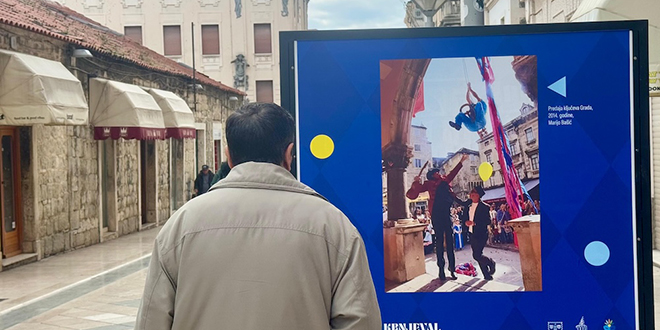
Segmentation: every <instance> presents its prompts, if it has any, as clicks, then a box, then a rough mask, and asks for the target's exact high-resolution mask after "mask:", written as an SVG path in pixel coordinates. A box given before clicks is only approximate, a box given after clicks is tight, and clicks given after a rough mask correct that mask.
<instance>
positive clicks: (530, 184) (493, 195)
mask: <svg viewBox="0 0 660 330" xmlns="http://www.w3.org/2000/svg"><path fill="white" fill-rule="evenodd" d="M523 184H524V185H525V189H527V191H530V190H532V189H534V188H536V186H538V185H539V179H534V180H530V181H527V182H524V183H523ZM485 193H486V194H485V195H484V196H483V197H481V199H482V200H483V201H485V202H492V201H498V200H504V199H506V192H505V191H504V187H499V188H493V189H488V190H486V191H485Z"/></svg>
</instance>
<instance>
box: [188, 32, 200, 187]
mask: <svg viewBox="0 0 660 330" xmlns="http://www.w3.org/2000/svg"><path fill="white" fill-rule="evenodd" d="M190 27H191V29H190V30H191V31H190V33H191V34H192V66H193V79H192V90H193V111H195V113H197V80H196V77H197V68H196V67H195V23H193V22H190ZM196 135H197V134H195V136H196ZM198 141H199V137H197V138H196V139H195V175H197V171H199V148H198V146H197V144H198V143H197V142H198Z"/></svg>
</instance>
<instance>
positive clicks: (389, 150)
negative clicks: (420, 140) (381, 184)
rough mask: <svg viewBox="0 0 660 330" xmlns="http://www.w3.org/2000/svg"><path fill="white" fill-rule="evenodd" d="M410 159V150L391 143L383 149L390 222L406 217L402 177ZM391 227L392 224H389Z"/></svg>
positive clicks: (405, 188) (405, 189)
mask: <svg viewBox="0 0 660 330" xmlns="http://www.w3.org/2000/svg"><path fill="white" fill-rule="evenodd" d="M410 158H412V148H410V147H409V146H407V145H403V144H398V143H392V144H389V145H387V146H386V147H385V148H384V149H383V162H384V165H385V172H386V175H387V217H388V220H389V221H390V222H393V221H397V220H403V219H406V218H407V217H408V212H407V210H408V207H407V206H406V191H407V189H408V187H405V180H404V175H405V173H406V168H407V167H408V164H409V163H410ZM390 225H393V224H390Z"/></svg>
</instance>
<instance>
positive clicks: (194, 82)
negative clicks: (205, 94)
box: [190, 22, 197, 112]
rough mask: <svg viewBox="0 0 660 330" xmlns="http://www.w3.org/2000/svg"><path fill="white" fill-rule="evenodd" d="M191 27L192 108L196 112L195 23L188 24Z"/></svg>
mask: <svg viewBox="0 0 660 330" xmlns="http://www.w3.org/2000/svg"><path fill="white" fill-rule="evenodd" d="M190 26H191V29H190V30H191V33H192V67H193V80H192V88H193V108H194V110H195V112H197V80H196V79H195V78H196V76H197V68H196V67H195V23H193V22H190Z"/></svg>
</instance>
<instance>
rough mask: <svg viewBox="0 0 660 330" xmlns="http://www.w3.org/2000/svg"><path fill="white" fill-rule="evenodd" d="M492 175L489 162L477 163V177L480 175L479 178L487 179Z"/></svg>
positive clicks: (491, 166) (491, 167)
mask: <svg viewBox="0 0 660 330" xmlns="http://www.w3.org/2000/svg"><path fill="white" fill-rule="evenodd" d="M492 175H493V165H490V163H481V165H479V177H481V180H483V181H484V182H485V181H488V179H490V177H491V176H492Z"/></svg>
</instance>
